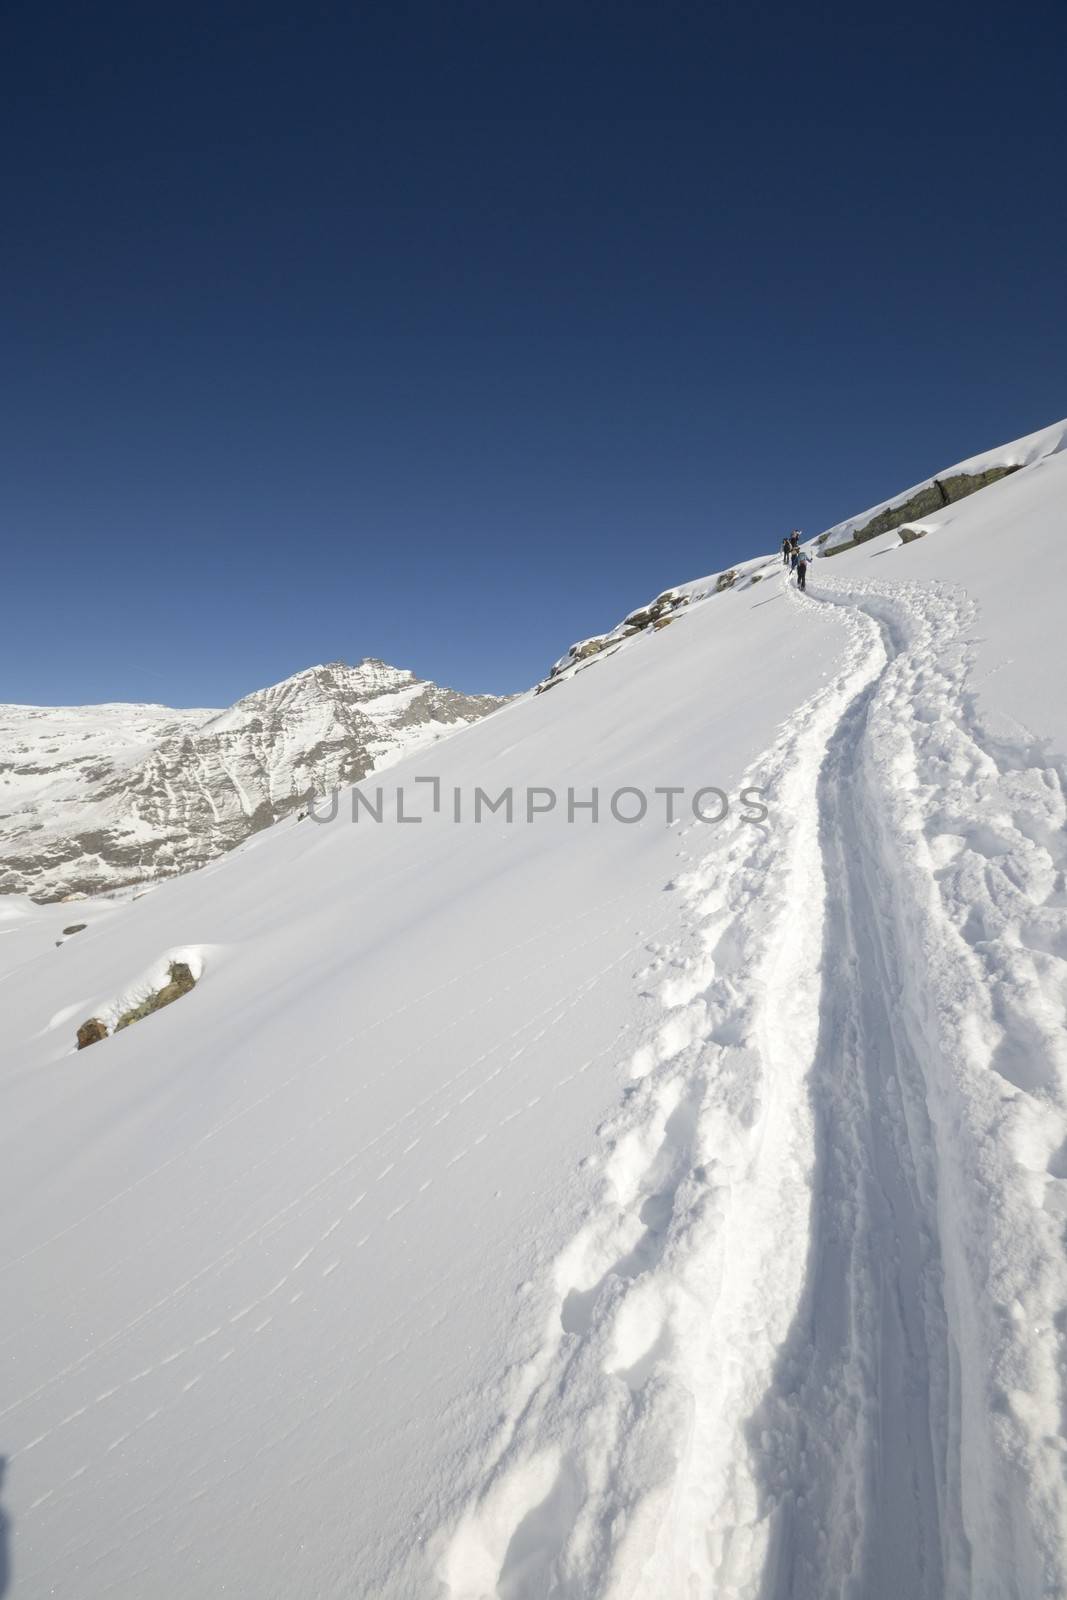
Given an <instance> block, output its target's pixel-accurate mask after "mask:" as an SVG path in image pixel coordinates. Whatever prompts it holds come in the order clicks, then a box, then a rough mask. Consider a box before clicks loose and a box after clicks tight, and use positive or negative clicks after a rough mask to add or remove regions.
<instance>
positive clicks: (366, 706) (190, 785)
mask: <svg viewBox="0 0 1067 1600" xmlns="http://www.w3.org/2000/svg"><path fill="white" fill-rule="evenodd" d="M503 703H504V702H503V700H502V699H501V698H500V697H498V696H495V695H467V694H461V693H459V692H457V691H456V690H453V689H446V688H442V687H440V686H439V685H438V684H435V683H431V682H427V681H424V680H421V679H419V678H416V677H415V675H414V673H412V672H409V671H407V670H405V669H403V668H399V667H392V666H389V665H388V664H387V663H386V662H384V661H378V660H373V659H370V658H367V659H364V660H363V661H360V662H359V663H357V664H356V665H355V666H348V665H347V664H346V663H345V662H343V661H334V662H330V663H328V664H326V665H320V666H314V667H308V668H307V669H306V670H305V671H303V672H298V673H295V674H294V675H293V676H292V677H291V678H286V679H285V680H283V681H282V682H281V683H276V684H272V685H270V686H269V687H267V688H265V689H257V690H256V691H255V692H254V693H252V694H249V695H245V696H244V697H243V698H242V699H241V700H238V701H237V702H236V703H235V704H234V705H232V706H230V707H228V708H227V709H226V710H222V711H216V710H189V711H183V710H173V709H171V708H169V707H166V706H153V705H105V706H81V707H52V706H16V705H6V706H0V892H2V893H8V894H11V893H26V894H30V895H32V896H33V897H34V898H35V899H38V900H58V899H63V898H65V897H66V896H68V895H71V894H80V893H86V894H92V893H100V892H101V891H106V890H109V889H117V888H121V887H126V886H129V885H131V884H139V883H146V882H151V881H153V880H155V879H159V878H165V877H172V876H174V875H175V874H177V873H179V872H187V871H189V870H190V869H192V868H194V867H198V866H202V865H204V863H205V862H207V861H211V860H213V859H214V858H215V857H216V856H219V855H221V854H223V853H224V852H225V851H227V850H230V849H232V848H233V847H234V846H235V845H238V844H240V843H241V842H242V841H243V840H245V839H247V838H248V837H249V836H250V835H251V834H253V833H255V832H257V831H258V830H259V829H261V828H264V827H268V826H269V825H270V824H271V823H273V822H277V821H278V820H279V819H281V818H283V817H285V816H289V815H291V814H294V813H298V812H299V811H300V810H301V809H302V808H303V807H305V806H306V805H307V803H308V801H309V800H311V799H313V798H314V797H315V796H316V795H324V794H327V793H329V792H330V791H332V790H333V789H335V788H338V787H341V786H344V785H346V784H352V783H357V782H358V781H359V780H360V779H361V778H364V777H366V776H367V774H368V773H370V772H373V771H375V770H377V769H378V768H380V767H383V766H388V765H389V764H390V763H391V762H392V761H395V760H397V759H398V758H399V757H400V756H401V755H403V754H406V753H407V752H408V751H410V750H412V749H415V748H417V747H418V746H419V745H422V744H428V743H432V742H433V741H434V740H435V739H438V738H441V737H442V736H444V735H445V734H447V733H450V732H452V731H453V730H455V729H456V728H459V727H462V726H465V725H466V724H469V723H471V722H476V721H478V720H479V718H481V717H483V716H486V715H487V714H488V713H489V712H490V711H494V710H496V709H497V707H498V706H500V705H502V704H503Z"/></svg>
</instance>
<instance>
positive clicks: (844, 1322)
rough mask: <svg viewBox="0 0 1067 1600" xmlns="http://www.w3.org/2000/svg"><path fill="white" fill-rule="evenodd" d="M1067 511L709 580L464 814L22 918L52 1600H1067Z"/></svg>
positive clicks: (517, 728) (39, 1527) (335, 839)
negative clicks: (121, 898)
mask: <svg viewBox="0 0 1067 1600" xmlns="http://www.w3.org/2000/svg"><path fill="white" fill-rule="evenodd" d="M1065 491H1067V453H1064V452H1060V453H1058V454H1053V455H1050V456H1047V457H1045V458H1043V459H1041V460H1039V461H1036V462H1033V463H1031V464H1030V465H1027V466H1025V467H1023V468H1022V469H1021V470H1020V471H1018V472H1016V473H1014V474H1013V475H1012V476H1010V477H1008V478H1005V479H1003V480H1002V481H1001V482H999V483H996V484H994V485H993V486H992V487H990V488H988V489H984V490H983V491H982V492H981V493H978V494H975V495H973V496H972V497H971V498H969V499H968V500H966V501H963V502H960V503H959V504H955V505H952V506H950V507H947V508H946V509H945V512H944V515H943V517H942V518H941V519H940V521H939V522H938V525H937V526H936V527H935V528H933V529H932V530H931V532H930V534H929V536H928V537H926V538H924V539H922V540H921V541H919V542H913V543H909V544H902V543H901V541H900V537H899V535H898V534H895V533H889V534H884V535H882V536H881V537H880V538H877V539H873V540H871V541H870V542H867V543H864V544H862V545H860V546H857V547H856V548H854V549H852V550H849V551H847V552H844V553H842V554H841V555H840V556H838V557H835V558H834V560H832V561H819V562H816V563H815V564H814V566H813V569H812V573H811V578H810V580H809V581H810V586H811V588H810V593H809V595H808V596H807V597H806V598H805V597H803V596H799V595H798V594H797V593H796V591H795V588H793V587H792V586H791V585H789V584H788V583H787V582H786V581H784V578H783V576H782V573H781V569H780V568H779V569H778V570H777V572H776V573H775V574H774V575H771V571H770V568H771V562H770V560H769V559H768V561H766V562H764V563H762V564H758V563H757V564H753V566H752V571H753V572H755V571H757V570H759V566H760V565H762V566H765V567H766V568H767V572H768V575H767V577H766V578H764V579H763V581H762V582H761V584H759V585H758V586H756V587H754V588H753V587H752V586H751V584H749V585H748V586H741V584H740V583H735V584H734V586H733V587H731V588H730V589H728V590H726V591H725V592H722V593H715V592H714V589H715V585H714V583H713V582H710V581H709V580H706V579H705V580H701V581H699V582H698V583H696V584H694V585H692V586H690V589H691V592H692V594H693V595H694V598H692V599H691V600H690V602H689V604H688V605H686V606H685V607H683V608H681V609H679V610H678V611H677V613H676V614H675V615H674V616H673V618H672V621H671V623H670V626H669V627H667V628H665V629H663V630H661V631H659V632H643V633H637V634H633V635H630V636H628V637H626V638H624V639H622V640H619V641H617V648H615V647H614V646H613V647H612V653H611V654H610V655H608V654H606V653H601V654H600V656H599V658H596V657H593V658H590V659H591V660H593V661H594V663H595V664H594V665H589V666H586V665H584V664H583V666H582V670H577V669H576V670H574V671H569V670H568V672H567V673H565V674H563V675H562V680H561V681H559V682H558V683H556V684H555V686H554V687H553V689H552V692H551V693H550V694H544V695H538V696H527V697H524V698H522V699H520V700H518V701H516V702H515V703H513V704H511V705H509V706H507V707H505V708H503V709H502V710H501V712H500V713H499V715H497V716H494V717H492V718H489V719H488V720H486V721H483V722H480V723H479V724H477V725H475V726H473V727H471V728H468V729H465V730H463V731H461V732H460V733H459V734H458V735H457V737H456V738H455V739H450V740H449V741H447V742H446V743H442V744H441V745H440V746H439V747H438V748H437V749H436V750H435V751H434V755H433V760H432V762H427V760H426V758H425V757H424V756H420V757H419V758H418V759H415V760H402V761H400V762H399V763H397V765H396V766H395V767H394V768H393V770H392V771H391V773H390V786H393V785H400V786H401V787H402V788H403V790H404V792H405V797H406V799H405V814H406V815H409V816H418V817H421V819H422V820H421V821H420V822H418V823H417V824H414V825H408V824H401V823H400V822H399V821H398V820H397V819H396V818H395V816H393V815H392V814H391V813H388V812H387V814H386V816H385V817H384V819H383V820H382V821H381V822H375V821H374V820H373V819H372V818H370V817H369V815H368V813H367V811H366V810H365V809H362V810H360V811H359V812H358V817H359V820H358V821H354V820H353V819H352V815H353V814H352V810H351V806H350V805H345V804H342V805H341V806H340V807H339V808H338V810H337V814H336V816H335V817H334V819H333V820H332V821H323V822H315V821H310V820H309V821H308V822H306V823H305V824H303V825H301V826H300V827H292V828H281V829H272V830H266V831H264V832H262V833H260V834H258V835H257V836H256V837H255V838H253V839H250V840H249V841H248V842H247V843H246V844H245V846H244V847H243V848H242V849H241V850H239V851H237V852H235V853H234V854H233V855H231V856H230V857H228V858H227V859H226V860H223V861H220V862H217V863H216V864H215V865H214V866H213V867H212V868H211V869H210V870H209V871H208V872H205V873H200V874H195V875H190V876H187V877H183V878H180V879H177V880H175V881H173V882H169V883H165V884H162V885H161V886H160V887H159V888H158V889H157V891H156V892H155V893H153V894H152V895H150V896H148V897H146V898H144V899H141V900H138V901H136V902H132V903H129V904H115V903H107V904H103V905H98V904H96V903H94V902H88V903H86V904H85V905H82V906H79V907H78V916H79V920H84V921H85V922H86V924H87V926H86V928H85V929H84V931H82V932H80V933H78V934H76V935H72V936H68V937H67V938H66V940H65V942H64V943H63V945H62V948H60V949H55V948H54V945H53V942H52V936H53V935H54V936H55V937H57V938H58V937H61V934H62V925H63V924H64V923H65V921H66V918H67V916H69V912H70V908H65V907H59V906H44V907H40V906H27V905H26V904H25V902H22V901H19V900H17V899H14V898H12V899H11V900H10V901H9V902H7V904H6V905H5V906H4V907H3V908H2V909H3V910H4V911H5V912H7V913H8V915H7V918H6V920H5V921H4V922H0V975H2V974H4V973H5V972H6V973H8V974H9V976H8V977H7V979H6V982H4V983H3V984H2V986H0V993H2V995H3V999H4V1012H5V1036H4V1043H3V1051H4V1061H5V1066H4V1072H3V1077H2V1080H0V1085H2V1086H0V1095H2V1117H0V1138H2V1140H3V1144H2V1149H0V1155H2V1160H0V1274H2V1282H3V1287H4V1297H5V1304H6V1305H7V1306H8V1307H9V1313H8V1318H7V1325H6V1327H5V1329H4V1334H3V1338H4V1356H5V1372H6V1374H7V1386H6V1395H5V1397H4V1399H3V1401H2V1403H0V1411H2V1412H3V1422H4V1438H5V1440H6V1445H5V1449H6V1452H7V1454H8V1455H9V1458H10V1462H9V1470H8V1473H7V1476H6V1479H5V1483H4V1488H3V1497H4V1505H5V1507H6V1509H7V1512H8V1514H9V1516H10V1518H11V1526H12V1529H13V1535H14V1540H13V1552H14V1556H13V1570H14V1583H13V1588H12V1593H13V1595H14V1597H15V1600H18V1597H19V1596H20V1595H21V1594H23V1593H24V1594H26V1595H37V1594H40V1593H52V1594H55V1595H57V1596H72V1597H73V1596H78V1597H79V1600H83V1597H86V1600H93V1597H95V1596H102V1595H104V1594H108V1595H110V1596H120V1597H124V1600H134V1597H135V1596H141V1595H143V1594H145V1593H149V1592H150V1593H152V1594H153V1595H156V1596H160V1597H163V1600H166V1597H167V1596H170V1595H174V1596H178V1595H181V1596H183V1597H185V1596H194V1597H201V1596H202V1597H205V1600H206V1597H207V1596H209V1595H210V1596H214V1595H216V1594H218V1593H221V1592H234V1593H257V1594H261V1595H264V1596H279V1597H281V1596H283V1595H284V1596H285V1597H286V1600H291V1597H293V1596H301V1595H307V1596H309V1597H310V1596H316V1597H320V1596H321V1597H330V1596H337V1597H341V1596H346V1597H351V1596H353V1595H357V1596H366V1597H368V1600H369V1597H372V1596H373V1597H374V1600H401V1597H403V1600H409V1597H416V1600H421V1597H423V1596H425V1597H428V1600H429V1597H433V1600H442V1597H445V1596H448V1597H451V1600H483V1597H488V1596H500V1597H503V1600H535V1597H537V1600H544V1597H545V1596H548V1595H558V1596H574V1597H577V1596H581V1597H582V1600H598V1597H612V1600H622V1597H623V1596H626V1597H633V1600H636V1597H638V1596H645V1595H650V1594H663V1595H672V1596H673V1595H679V1594H686V1593H694V1594H707V1595H720V1594H721V1595H727V1594H728V1595H732V1596H744V1597H750V1600H757V1597H758V1600H768V1597H776V1600H777V1597H780V1600H785V1597H787V1596H788V1597H790V1600H794V1597H795V1600H804V1597H811V1600H815V1597H818V1600H825V1597H828V1596H839V1597H842V1600H843V1597H844V1596H846V1595H863V1596H864V1600H868V1597H886V1600H888V1597H890V1596H893V1597H899V1596H900V1595H901V1594H908V1595H909V1597H910V1596H915V1597H921V1596H930V1597H933V1596H935V1595H936V1596H949V1597H952V1600H963V1597H964V1596H981V1597H983V1600H992V1597H994V1596H996V1597H997V1600H1030V1597H1032V1596H1035V1595H1049V1596H1051V1595H1055V1594H1058V1593H1061V1592H1063V1589H1064V1587H1065V1584H1067V1533H1065V1529H1067V1492H1065V1489H1064V1482H1063V1476H1062V1453H1061V1446H1060V1442H1059V1438H1058V1434H1059V1429H1060V1419H1061V1414H1062V1406H1063V1400H1064V1396H1063V1377H1062V1373H1063V1371H1064V1360H1063V1357H1064V1347H1063V1338H1064V1335H1063V1328H1064V1326H1065V1323H1067V1274H1065V1268H1064V1259H1063V1251H1062V1237H1061V1236H1062V1228H1063V1221H1064V1216H1065V1214H1067V1163H1065V1161H1064V1151H1065V1149H1067V1058H1065V1051H1064V1043H1063V1041H1064V1038H1065V1030H1064V1018H1065V1008H1067V876H1065V874H1067V852H1065V849H1064V843H1063V840H1064V822H1065V817H1067V807H1065V802H1064V766H1065V757H1067V714H1065V712H1064V709H1063V705H1062V696H1060V695H1059V690H1058V674H1057V673H1056V672H1055V670H1050V661H1051V663H1052V667H1053V669H1054V668H1055V666H1059V665H1062V662H1061V659H1060V657H1061V654H1062V650H1061V646H1060V644H1059V638H1060V635H1059V634H1058V633H1056V632H1053V631H1051V630H1050V628H1049V626H1048V624H1049V619H1050V618H1051V616H1052V608H1053V606H1054V605H1055V604H1056V597H1057V595H1058V593H1059V592H1060V591H1061V589H1062V585H1063V583H1064V581H1065V579H1067V540H1065V538H1064V534H1065V531H1067V530H1065V528H1064V511H1063V507H1064V505H1065V504H1067V495H1065ZM701 591H704V592H705V598H703V599H698V598H695V596H696V594H697V593H699V592H701ZM1035 641H1036V643H1035ZM428 775H429V776H436V777H437V778H439V780H440V790H439V793H438V794H437V796H436V799H437V800H438V802H439V804H438V805H437V807H436V809H435V804H434V802H435V794H434V790H433V787H432V786H431V785H426V784H422V785H419V784H417V783H416V779H417V778H419V777H426V776H428ZM594 785H595V786H597V787H598V790H599V797H600V817H599V820H598V821H594V820H593V818H592V814H591V813H590V811H589V810H587V809H586V810H582V809H575V808H574V807H573V806H572V807H571V812H572V819H571V818H569V817H568V804H567V791H568V790H569V789H570V790H573V791H574V795H573V799H574V801H578V802H581V801H583V800H589V799H591V790H592V787H593V786H594ZM509 786H510V788H511V790H512V798H513V801H514V807H513V818H512V820H511V821H509V820H508V818H507V815H506V813H505V811H504V810H500V811H497V812H495V813H492V814H484V813H483V815H482V817H481V820H475V810H474V806H475V792H476V790H478V789H479V788H480V789H482V790H483V791H484V792H485V793H486V794H488V795H489V796H491V797H493V798H497V797H499V796H500V794H501V792H502V791H504V790H505V789H507V788H508V787H509ZM712 786H714V787H716V788H718V789H721V790H722V791H723V794H724V795H725V797H726V801H727V810H726V815H725V817H723V819H722V821H721V822H718V823H715V822H711V821H700V820H697V817H696V815H695V813H694V808H693V797H694V794H695V792H696V791H698V790H700V789H704V790H709V789H710V788H711V787H712ZM749 789H759V790H760V791H761V794H762V803H763V804H765V805H766V807H767V812H768V814H767V816H766V818H765V819H762V820H761V819H760V818H759V817H758V815H757V816H755V817H753V816H752V814H751V808H750V807H749V806H747V805H746V803H745V801H744V800H743V798H742V791H743V790H749ZM457 790H458V792H459V795H460V806H459V817H460V820H459V821H456V820H454V819H455V816H456V807H455V792H456V791H457ZM531 791H532V793H533V802H532V805H531V803H530V792H531ZM546 791H554V792H555V793H556V795H557V796H558V798H557V800H556V803H555V805H554V807H552V808H551V809H548V795H547V793H546ZM623 791H625V795H624V796H623V798H622V800H621V801H620V796H621V795H622V794H623ZM635 791H640V792H641V793H643V794H644V795H645V796H646V797H647V800H648V814H647V816H646V817H645V819H644V820H643V821H637V822H624V821H620V820H617V818H616V816H614V815H613V813H612V805H611V802H612V798H613V797H614V799H615V801H616V809H617V811H619V812H621V813H623V814H624V815H627V816H629V815H631V814H632V813H634V812H635V811H637V810H638V809H639V806H638V803H637V800H635V795H634V792H635ZM665 791H678V792H677V793H675V794H674V810H675V812H676V820H675V821H674V822H673V823H672V824H667V823H666V821H665V820H664V819H665V815H666V806H667V804H668V799H669V796H668V795H667V794H666V793H665ZM751 798H752V797H751V795H750V796H749V799H750V800H751ZM701 809H702V811H703V814H705V815H709V816H711V815H715V814H717V812H718V811H719V810H721V806H720V805H719V803H718V802H717V800H716V798H715V796H714V795H711V794H710V793H709V794H705V795H704V797H703V805H702V808H701ZM528 817H529V818H530V820H527V818H528ZM8 927H9V928H10V931H5V929H6V928H8ZM12 947H16V948H15V949H13V948H12ZM16 951H18V952H20V953H16ZM179 959H180V960H187V961H189V962H190V963H192V964H193V965H194V966H195V967H196V968H197V971H198V974H199V981H198V983H197V985H196V988H195V990H194V991H193V992H192V994H190V995H187V996H186V997H185V998H183V999H181V1000H180V1001H178V1002H177V1003H176V1004H174V1005H173V1006H171V1007H169V1008H168V1009H167V1010H165V1011H163V1012H161V1013H160V1014H159V1015H157V1016H154V1017H151V1018H149V1019H148V1020H146V1021H144V1022H140V1023H138V1024H137V1025H136V1026H133V1027H130V1028H128V1029H127V1030H125V1031H124V1032H121V1033H118V1034H116V1035H115V1037H112V1038H107V1039H105V1040H104V1041H103V1042H101V1043H99V1044H97V1045H94V1046H93V1047H92V1048H91V1049H89V1050H87V1051H83V1052H81V1053H79V1054H74V1052H73V1039H74V1032H75V1029H76V1028H77V1026H78V1025H79V1023H81V1022H82V1021H83V1020H84V1019H86V1018H88V1017H90V1016H104V1017H111V1016H113V1015H114V1014H116V1013H117V1012H118V1011H119V1010H120V1009H122V1008H124V1007H125V1006H127V1005H129V1004H131V1003H132V1002H134V1001H135V1000H137V999H138V998H139V997H141V996H143V994H144V993H145V992H147V990H149V989H151V988H152V987H153V986H155V985H158V983H159V982H160V981H161V978H162V977H163V975H164V974H165V970H166V967H167V964H168V963H169V962H170V961H173V960H179Z"/></svg>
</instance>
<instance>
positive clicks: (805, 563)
mask: <svg viewBox="0 0 1067 1600" xmlns="http://www.w3.org/2000/svg"><path fill="white" fill-rule="evenodd" d="M782 565H783V566H784V567H788V568H789V570H790V572H795V573H796V575H797V588H798V589H806V588H807V587H808V567H809V566H810V565H811V561H810V558H809V557H808V555H807V554H806V552H805V551H803V550H802V549H801V548H800V529H799V528H794V529H793V531H792V533H791V534H790V535H789V536H788V538H785V539H783V540H782Z"/></svg>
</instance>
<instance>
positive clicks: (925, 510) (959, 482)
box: [823, 466, 1019, 556]
mask: <svg viewBox="0 0 1067 1600" xmlns="http://www.w3.org/2000/svg"><path fill="white" fill-rule="evenodd" d="M1018 470H1019V468H1018V467H1017V466H1013V467H990V468H988V470H987V471H985V472H956V473H953V474H952V475H951V476H950V477H947V478H935V479H934V480H933V482H932V483H929V484H927V485H926V487H925V488H923V489H918V490H917V491H916V492H915V494H913V495H912V496H911V498H910V499H908V500H901V501H900V502H899V503H898V504H897V505H893V506H887V507H886V509H885V510H884V511H879V513H878V515H877V516H875V517H872V518H871V520H870V522H867V523H864V525H863V527H862V528H857V529H856V531H855V533H854V534H853V535H852V538H851V539H848V540H846V542H845V543H844V544H835V545H834V547H833V549H832V550H824V551H823V555H824V556H836V555H839V554H840V553H841V551H842V550H851V549H852V548H853V546H854V545H857V544H866V542H867V540H868V539H877V537H878V535H879V534H880V533H891V532H892V531H893V530H894V529H895V528H899V527H900V525H901V523H904V522H915V521H917V520H918V519H919V518H920V517H928V516H931V515H933V514H934V513H935V512H937V511H942V510H943V509H944V508H945V506H949V505H953V504H954V503H955V502H956V501H957V500H965V499H966V498H967V496H968V495H969V494H974V493H975V492H976V490H978V489H986V488H988V487H989V485H990V484H991V483H998V482H999V481H1000V479H1001V478H1007V477H1009V476H1010V475H1011V473H1013V472H1018Z"/></svg>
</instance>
